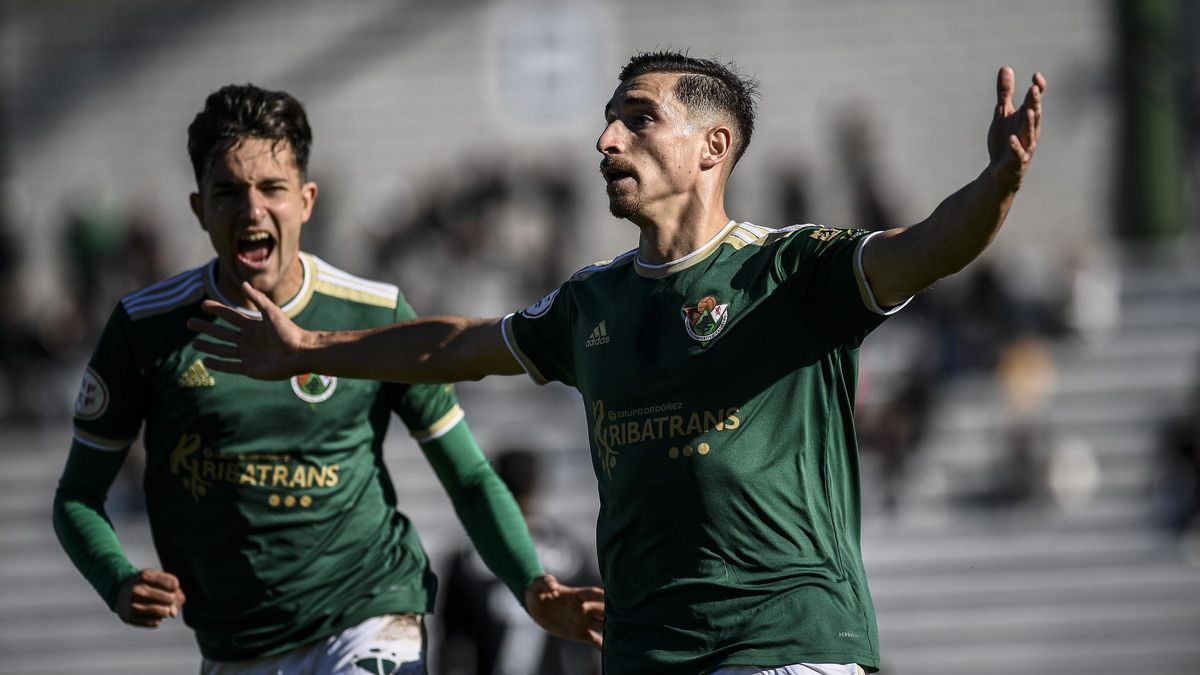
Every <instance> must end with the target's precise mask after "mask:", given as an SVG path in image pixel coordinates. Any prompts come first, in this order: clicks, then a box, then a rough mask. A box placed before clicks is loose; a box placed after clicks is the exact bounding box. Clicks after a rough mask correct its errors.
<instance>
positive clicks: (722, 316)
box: [683, 295, 729, 342]
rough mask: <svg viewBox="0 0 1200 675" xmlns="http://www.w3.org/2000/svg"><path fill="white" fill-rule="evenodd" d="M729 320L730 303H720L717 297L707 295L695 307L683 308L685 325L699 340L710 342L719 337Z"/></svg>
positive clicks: (692, 336) (691, 334) (688, 332)
mask: <svg viewBox="0 0 1200 675" xmlns="http://www.w3.org/2000/svg"><path fill="white" fill-rule="evenodd" d="M728 321H729V303H725V304H723V305H722V304H720V303H719V302H717V298H716V297H715V296H712V295H706V296H704V297H703V298H701V299H700V302H697V303H696V306H695V307H684V308H683V327H684V328H685V329H687V334H688V335H690V336H691V338H692V339H693V340H696V341H697V342H708V341H709V340H711V339H713V338H715V337H717V334H718V333H720V332H721V329H722V328H724V327H725V324H726V322H728Z"/></svg>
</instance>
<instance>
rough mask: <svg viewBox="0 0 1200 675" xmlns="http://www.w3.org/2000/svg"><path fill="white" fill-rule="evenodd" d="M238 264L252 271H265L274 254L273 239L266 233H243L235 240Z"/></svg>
mask: <svg viewBox="0 0 1200 675" xmlns="http://www.w3.org/2000/svg"><path fill="white" fill-rule="evenodd" d="M236 245H237V259H238V262H240V263H241V264H243V265H245V266H246V267H249V268H250V269H253V270H261V269H265V268H266V266H267V263H268V262H269V261H270V259H271V254H272V253H274V252H275V238H274V237H272V236H271V235H270V234H269V233H267V232H262V231H256V232H243V233H241V234H240V235H239V236H238V238H237V242H236Z"/></svg>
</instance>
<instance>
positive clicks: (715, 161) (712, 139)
mask: <svg viewBox="0 0 1200 675" xmlns="http://www.w3.org/2000/svg"><path fill="white" fill-rule="evenodd" d="M732 158H733V132H732V131H730V130H729V127H727V126H725V125H718V126H715V127H712V128H711V129H709V130H708V133H707V134H705V136H704V150H703V151H702V152H701V154H700V168H701V169H702V170H705V171H707V170H709V169H711V168H713V167H715V166H717V165H719V164H722V163H724V162H726V161H728V160H730V159H732Z"/></svg>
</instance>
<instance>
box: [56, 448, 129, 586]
mask: <svg viewBox="0 0 1200 675" xmlns="http://www.w3.org/2000/svg"><path fill="white" fill-rule="evenodd" d="M124 457H125V453H124V452H120V453H110V452H101V451H98V450H93V449H90V448H86V447H81V446H79V445H78V444H76V445H74V446H73V447H72V448H71V455H70V457H69V458H68V460H67V466H66V469H64V471H63V476H62V479H61V480H60V481H59V485H58V490H57V491H56V492H55V495H54V510H53V521H54V533H55V534H56V535H57V536H58V541H59V543H60V544H61V545H62V547H63V550H65V551H66V552H67V556H68V557H70V558H71V562H72V563H74V565H75V567H76V568H77V569H78V570H79V571H80V573H81V574H83V576H84V578H85V579H87V580H88V583H90V584H91V585H92V587H93V588H95V589H96V592H98V593H99V594H100V597H101V598H103V599H104V602H105V603H107V604H108V607H109V608H110V609H112V608H113V606H114V604H115V602H116V597H117V589H118V588H119V587H120V585H121V582H122V581H123V580H124V579H125V578H127V577H128V576H129V575H131V574H135V573H137V571H138V568H137V567H135V566H134V565H133V563H131V562H129V559H128V558H127V557H125V553H124V551H123V550H122V548H121V542H120V541H118V540H117V534H116V532H115V531H114V530H113V526H112V523H111V522H110V521H109V520H108V516H107V514H106V513H105V512H104V499H105V494H106V493H107V491H108V488H109V486H111V484H112V480H113V478H114V477H115V476H116V473H117V471H118V470H119V469H120V467H121V463H122V462H123V461H124Z"/></svg>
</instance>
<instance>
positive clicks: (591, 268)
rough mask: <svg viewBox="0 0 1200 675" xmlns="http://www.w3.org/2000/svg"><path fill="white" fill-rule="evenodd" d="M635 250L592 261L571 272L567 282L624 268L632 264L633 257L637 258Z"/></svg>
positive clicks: (581, 280)
mask: <svg viewBox="0 0 1200 675" xmlns="http://www.w3.org/2000/svg"><path fill="white" fill-rule="evenodd" d="M637 252H638V250H637V249H636V248H635V249H630V250H628V251H626V252H624V253H622V254H621V255H619V256H617V257H615V258H613V259H612V260H601V261H599V262H594V263H592V264H591V265H588V266H587V267H584V268H583V269H581V270H579V271H577V272H575V273H574V274H572V275H571V277H570V278H569V279H567V283H568V284H571V283H580V282H583V281H587V280H588V279H591V278H593V277H596V276H601V277H602V276H604V273H605V272H616V271H619V270H622V269H626V268H628V267H630V266H631V265H633V261H634V259H635V258H637Z"/></svg>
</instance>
